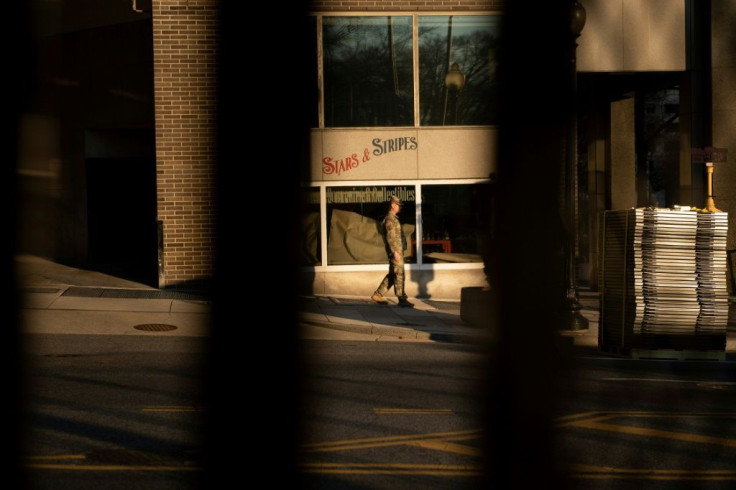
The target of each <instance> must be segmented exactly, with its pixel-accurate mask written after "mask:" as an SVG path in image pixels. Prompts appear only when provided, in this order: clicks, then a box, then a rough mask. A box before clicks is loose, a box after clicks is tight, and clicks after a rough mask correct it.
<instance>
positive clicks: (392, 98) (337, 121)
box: [322, 17, 414, 127]
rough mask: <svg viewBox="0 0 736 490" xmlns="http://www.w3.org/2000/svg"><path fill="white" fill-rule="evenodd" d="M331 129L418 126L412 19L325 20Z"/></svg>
mask: <svg viewBox="0 0 736 490" xmlns="http://www.w3.org/2000/svg"><path fill="white" fill-rule="evenodd" d="M322 25H323V35H322V36H323V37H322V44H323V73H324V119H325V126H327V127H341V126H344V127H359V126H413V125H414V95H413V80H412V18H411V17H324V18H323V24H322Z"/></svg>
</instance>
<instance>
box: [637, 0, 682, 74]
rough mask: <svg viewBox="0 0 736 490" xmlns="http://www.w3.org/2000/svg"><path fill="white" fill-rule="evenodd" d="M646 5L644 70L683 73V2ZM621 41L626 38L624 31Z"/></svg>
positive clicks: (654, 1) (655, 1) (653, 0)
mask: <svg viewBox="0 0 736 490" xmlns="http://www.w3.org/2000/svg"><path fill="white" fill-rule="evenodd" d="M628 1H629V2H634V1H635V0H628ZM647 3H648V5H649V16H648V19H649V22H648V24H647V29H648V33H649V35H648V44H647V46H648V48H649V49H648V53H647V58H646V62H645V69H646V70H654V71H656V70H664V71H680V70H685V68H686V53H685V34H686V32H685V0H649V1H648V2H647ZM624 38H626V32H625V31H624ZM624 61H625V60H624Z"/></svg>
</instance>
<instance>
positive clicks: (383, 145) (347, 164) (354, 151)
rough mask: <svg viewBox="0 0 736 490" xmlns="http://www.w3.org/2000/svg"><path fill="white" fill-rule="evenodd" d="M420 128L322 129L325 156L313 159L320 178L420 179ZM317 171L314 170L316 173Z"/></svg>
mask: <svg viewBox="0 0 736 490" xmlns="http://www.w3.org/2000/svg"><path fill="white" fill-rule="evenodd" d="M417 147H418V142H417V130H416V129H413V128H411V129H397V130H384V129H381V130H345V131H342V130H337V131H335V130H328V131H323V132H322V155H321V156H320V157H319V159H318V160H317V161H315V160H313V161H312V168H313V169H314V167H315V166H317V168H319V172H320V174H321V178H320V179H319V180H326V181H340V180H381V179H416V178H417V165H418V163H417V159H418V157H417V155H418V151H417ZM313 173H314V172H313Z"/></svg>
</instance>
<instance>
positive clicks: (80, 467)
mask: <svg viewBox="0 0 736 490" xmlns="http://www.w3.org/2000/svg"><path fill="white" fill-rule="evenodd" d="M25 466H26V468H30V469H35V470H73V471H202V470H203V468H201V467H197V466H152V465H131V466H127V465H91V464H52V463H29V464H26V465H25Z"/></svg>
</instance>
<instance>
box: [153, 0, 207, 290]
mask: <svg viewBox="0 0 736 490" xmlns="http://www.w3.org/2000/svg"><path fill="white" fill-rule="evenodd" d="M216 3H217V2H216V1H215V0H153V4H152V6H153V9H152V13H153V60H154V90H155V114H156V115H155V117H156V184H157V194H158V206H157V214H158V220H159V221H160V222H162V224H163V256H162V257H159V287H166V286H172V285H176V284H181V283H185V282H192V281H194V282H197V281H202V280H208V279H210V278H211V277H212V274H213V257H214V249H215V229H214V227H215V213H216V209H215V185H216V181H215V179H216V173H215V170H216V168H215V166H216V119H215V115H216V61H217V60H216V54H217V21H218V12H217V9H216Z"/></svg>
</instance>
